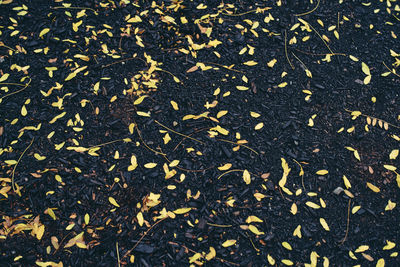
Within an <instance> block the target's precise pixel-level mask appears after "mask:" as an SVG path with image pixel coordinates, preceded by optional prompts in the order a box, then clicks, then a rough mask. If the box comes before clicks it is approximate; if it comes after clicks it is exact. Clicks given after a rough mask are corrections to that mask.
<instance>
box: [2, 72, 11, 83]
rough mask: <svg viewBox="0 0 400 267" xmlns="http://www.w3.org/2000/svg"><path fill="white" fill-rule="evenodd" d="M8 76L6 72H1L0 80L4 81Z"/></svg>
mask: <svg viewBox="0 0 400 267" xmlns="http://www.w3.org/2000/svg"><path fill="white" fill-rule="evenodd" d="M9 76H10V74H8V73H5V74H3V75H2V76H1V77H0V82H4V81H5V80H7V79H8V77H9Z"/></svg>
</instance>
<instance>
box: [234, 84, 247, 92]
mask: <svg viewBox="0 0 400 267" xmlns="http://www.w3.org/2000/svg"><path fill="white" fill-rule="evenodd" d="M236 89H238V90H239V91H246V90H249V87H246V86H242V85H238V86H236Z"/></svg>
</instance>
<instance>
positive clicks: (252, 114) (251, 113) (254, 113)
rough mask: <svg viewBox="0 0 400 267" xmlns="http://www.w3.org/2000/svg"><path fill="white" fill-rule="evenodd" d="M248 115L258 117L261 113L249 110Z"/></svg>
mask: <svg viewBox="0 0 400 267" xmlns="http://www.w3.org/2000/svg"><path fill="white" fill-rule="evenodd" d="M250 116H252V117H253V118H258V117H260V116H261V115H260V114H258V113H257V112H253V111H251V112H250Z"/></svg>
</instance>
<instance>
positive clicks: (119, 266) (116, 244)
mask: <svg viewBox="0 0 400 267" xmlns="http://www.w3.org/2000/svg"><path fill="white" fill-rule="evenodd" d="M115 249H116V250H117V260H118V267H121V261H120V259H119V249H118V242H116V243H115Z"/></svg>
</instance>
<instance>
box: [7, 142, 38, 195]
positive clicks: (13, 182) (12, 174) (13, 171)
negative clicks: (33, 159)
mask: <svg viewBox="0 0 400 267" xmlns="http://www.w3.org/2000/svg"><path fill="white" fill-rule="evenodd" d="M34 140H35V138H32V140H31V142H30V143H29V145H28V146H27V147H26V148H25V150H24V151H23V152H22V154H21V155H20V156H19V158H18V161H17V163H16V164H15V166H14V168H13V170H12V172H11V186H12V189H13V191H14V192H15V181H14V176H15V170H16V169H17V166H18V164H19V162H20V161H21V159H22V157H23V156H24V154H25V152H26V151H27V150H28V149H29V148H30V147H31V145H32V144H33V141H34Z"/></svg>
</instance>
